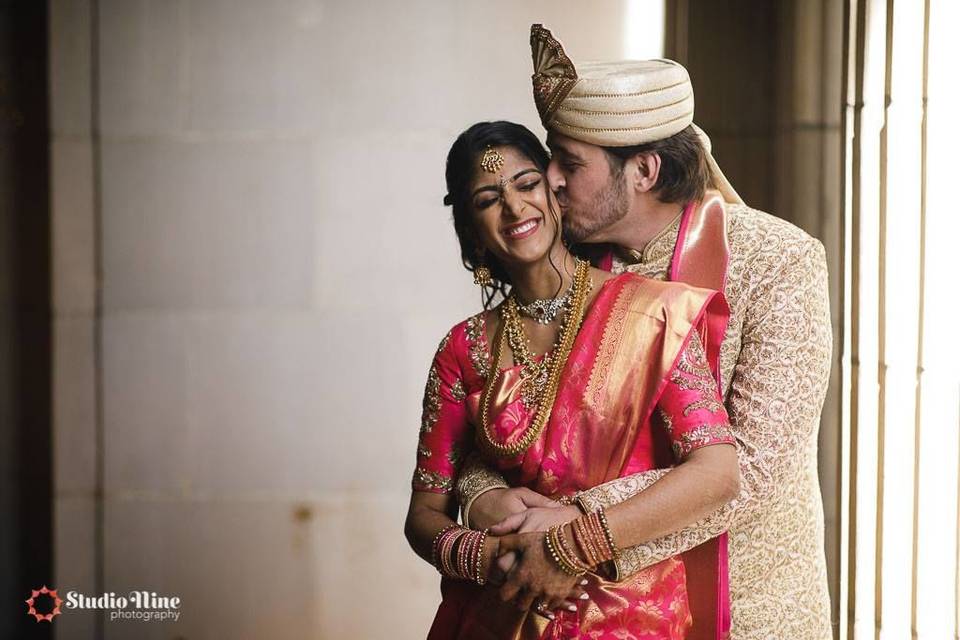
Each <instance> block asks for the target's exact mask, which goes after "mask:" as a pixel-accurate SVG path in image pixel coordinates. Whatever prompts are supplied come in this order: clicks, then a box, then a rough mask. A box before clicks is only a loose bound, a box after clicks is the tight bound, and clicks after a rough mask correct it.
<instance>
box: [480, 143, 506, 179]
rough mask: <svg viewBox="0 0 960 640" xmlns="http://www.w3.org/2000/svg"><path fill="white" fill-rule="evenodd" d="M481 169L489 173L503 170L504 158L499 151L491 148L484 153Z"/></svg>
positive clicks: (488, 147) (481, 159)
mask: <svg viewBox="0 0 960 640" xmlns="http://www.w3.org/2000/svg"><path fill="white" fill-rule="evenodd" d="M480 168H481V169H483V170H484V171H486V172H487V173H496V172H497V171H500V169H502V168H503V156H502V155H501V154H500V152H499V151H497V150H496V149H494V148H493V147H491V146H487V148H486V149H485V150H484V151H483V157H482V158H480Z"/></svg>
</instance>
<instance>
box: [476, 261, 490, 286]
mask: <svg viewBox="0 0 960 640" xmlns="http://www.w3.org/2000/svg"><path fill="white" fill-rule="evenodd" d="M473 284H478V285H480V286H481V287H489V286H490V285H492V284H493V277H492V276H491V275H490V268H489V267H488V266H487V265H485V264H479V265H477V266H476V267H475V268H474V270H473Z"/></svg>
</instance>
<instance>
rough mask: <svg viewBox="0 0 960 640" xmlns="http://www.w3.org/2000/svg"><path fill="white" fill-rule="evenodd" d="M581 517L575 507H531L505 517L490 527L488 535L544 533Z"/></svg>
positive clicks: (580, 513) (578, 509) (577, 508)
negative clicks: (555, 526)
mask: <svg viewBox="0 0 960 640" xmlns="http://www.w3.org/2000/svg"><path fill="white" fill-rule="evenodd" d="M582 515H583V513H582V512H581V511H580V508H579V507H577V506H575V505H559V506H551V507H531V508H529V509H527V510H525V511H521V512H519V513H514V514H513V515H510V516H507V517H506V518H504V519H503V520H501V521H500V522H498V523H497V524H495V525H493V526H492V527H490V533H491V534H493V535H495V536H505V535H507V534H508V533H529V532H531V531H546V530H547V529H549V528H550V527H552V526H554V525H558V524H566V523H568V522H571V521H573V520H576V519H577V518H579V517H580V516H582Z"/></svg>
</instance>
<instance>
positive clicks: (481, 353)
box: [467, 311, 490, 380]
mask: <svg viewBox="0 0 960 640" xmlns="http://www.w3.org/2000/svg"><path fill="white" fill-rule="evenodd" d="M485 314H486V312H484V311H481V312H480V313H478V314H477V315H475V316H470V318H469V319H468V320H467V340H468V342H469V343H470V362H471V363H473V370H474V371H476V372H477V375H478V376H480V377H481V378H483V379H484V380H486V379H487V376H489V375H490V349H489V348H487V331H486V320H485V317H486V315H485Z"/></svg>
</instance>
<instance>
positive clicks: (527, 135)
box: [443, 120, 560, 309]
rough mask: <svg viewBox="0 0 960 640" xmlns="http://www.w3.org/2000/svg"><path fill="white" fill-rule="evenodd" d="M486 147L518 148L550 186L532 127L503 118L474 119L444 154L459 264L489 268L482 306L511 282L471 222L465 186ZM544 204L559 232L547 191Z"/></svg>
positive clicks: (545, 157)
mask: <svg viewBox="0 0 960 640" xmlns="http://www.w3.org/2000/svg"><path fill="white" fill-rule="evenodd" d="M487 147H511V148H512V149H515V150H516V151H518V152H520V154H522V155H523V156H525V157H526V158H528V159H529V160H530V161H531V162H532V163H533V164H534V166H536V167H537V169H539V170H540V171H541V172H542V173H543V174H544V178H543V180H542V188H543V189H546V190H549V189H550V187H549V185H548V184H547V180H546V173H547V165H548V164H550V154H549V153H547V150H546V149H545V148H544V146H543V144H542V143H541V142H540V140H539V139H538V138H537V136H535V135H534V134H533V132H532V131H530V130H529V129H527V128H526V127H524V126H523V125H519V124H516V123H513V122H507V121H505V120H499V121H497V122H478V123H477V124H475V125H473V126H472V127H470V128H469V129H467V130H466V131H464V132H463V133H461V134H460V135H459V136H458V137H457V139H456V141H455V142H454V143H453V146H452V147H450V153H448V154H447V195H446V197H445V198H444V199H443V203H444V204H446V205H449V206H451V207H452V208H453V228H454V230H455V231H456V232H457V240H459V241H460V257H461V258H462V260H463V266H464V267H466V268H467V270H468V271H474V270H476V268H477V267H478V266H480V265H481V264H483V265H484V266H486V267H487V268H488V269H490V274H491V275H492V276H493V281H494V282H493V285H492V286H491V287H487V288H486V289H485V291H484V300H483V306H484V308H486V309H489V308H490V307H491V306H492V305H493V303H494V302H495V298H496V297H497V296H498V295H499V296H501V297H506V295H507V287H508V286H509V285H510V284H511V282H510V276H509V275H508V274H507V272H506V270H505V269H504V268H503V265H501V264H500V262H499V261H498V260H497V259H496V258H495V257H494V256H493V255H491V254H490V252H488V251H484V249H483V248H482V247H481V246H480V243H479V241H478V240H477V234H476V230H475V229H474V226H473V217H472V206H473V205H472V204H471V200H470V193H469V189H470V184H471V181H472V180H473V177H474V172H475V171H476V168H477V165H478V161H479V158H480V156H481V155H482V154H483V152H484V151H485V150H486V149H487ZM547 205H548V207H549V208H550V214H551V215H552V216H553V220H554V222H555V226H554V229H555V231H554V233H555V234H556V233H560V216H559V215H558V214H557V212H556V211H555V210H554V208H553V204H552V199H551V198H549V194H548V198H547ZM551 244H552V243H551ZM551 261H552V258H551ZM554 268H555V269H556V268H557V267H556V265H554ZM558 273H559V270H558Z"/></svg>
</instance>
